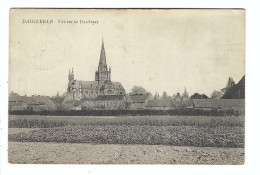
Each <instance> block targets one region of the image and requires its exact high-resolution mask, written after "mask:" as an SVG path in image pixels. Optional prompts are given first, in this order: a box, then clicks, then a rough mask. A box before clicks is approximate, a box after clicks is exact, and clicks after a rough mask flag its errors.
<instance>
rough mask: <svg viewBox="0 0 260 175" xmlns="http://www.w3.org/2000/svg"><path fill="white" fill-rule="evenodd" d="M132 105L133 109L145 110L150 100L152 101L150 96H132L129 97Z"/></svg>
mask: <svg viewBox="0 0 260 175" xmlns="http://www.w3.org/2000/svg"><path fill="white" fill-rule="evenodd" d="M129 98H130V100H131V102H132V105H131V109H145V107H146V104H147V102H148V100H150V99H151V95H150V94H148V93H147V94H132V95H130V96H129Z"/></svg>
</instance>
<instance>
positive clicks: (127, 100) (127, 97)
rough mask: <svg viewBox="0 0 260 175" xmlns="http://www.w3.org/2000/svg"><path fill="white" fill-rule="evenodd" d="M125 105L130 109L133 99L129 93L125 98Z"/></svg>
mask: <svg viewBox="0 0 260 175" xmlns="http://www.w3.org/2000/svg"><path fill="white" fill-rule="evenodd" d="M123 105H124V108H125V109H129V108H130V107H131V105H132V101H131V99H130V97H129V96H128V95H127V96H126V97H125V98H124V99H123Z"/></svg>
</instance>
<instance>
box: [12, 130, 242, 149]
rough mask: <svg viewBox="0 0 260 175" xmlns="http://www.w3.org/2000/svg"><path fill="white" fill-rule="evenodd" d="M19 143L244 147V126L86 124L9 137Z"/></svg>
mask: <svg viewBox="0 0 260 175" xmlns="http://www.w3.org/2000/svg"><path fill="white" fill-rule="evenodd" d="M9 140H10V141H18V142H69V143H95V144H147V145H158V144H159V145H175V146H198V147H234V148H241V147H244V128H243V127H227V126H219V127H214V128H210V127H192V126H147V125H142V126H141V125H136V126H132V125H121V126H120V125H114V126H112V125H103V126H100V125H86V126H66V127H59V128H47V129H40V130H34V131H30V132H29V133H28V134H27V133H18V134H13V135H9Z"/></svg>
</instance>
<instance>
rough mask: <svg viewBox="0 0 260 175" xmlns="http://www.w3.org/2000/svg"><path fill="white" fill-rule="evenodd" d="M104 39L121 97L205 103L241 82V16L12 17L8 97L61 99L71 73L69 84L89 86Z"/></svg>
mask: <svg viewBox="0 0 260 175" xmlns="http://www.w3.org/2000/svg"><path fill="white" fill-rule="evenodd" d="M28 20H34V22H36V21H37V20H49V21H50V20H52V23H51V24H49V23H44V24H42V23H41V24H40V23H39V21H38V23H27V22H25V21H28ZM59 21H63V22H65V23H59ZM70 21H72V23H70ZM74 21H78V23H74ZM80 21H85V23H80ZM86 22H87V23H86ZM102 37H103V40H104V45H105V51H106V58H107V64H108V66H110V67H111V69H112V73H111V74H112V75H111V79H112V81H117V82H121V83H122V85H123V86H124V88H125V89H126V91H127V92H130V90H131V88H132V87H133V86H142V87H144V88H145V89H146V90H147V91H149V92H151V93H153V94H155V92H158V93H159V94H162V93H163V91H166V92H167V94H168V95H169V96H172V95H173V94H176V93H177V92H180V93H183V91H184V88H186V89H187V91H188V93H189V94H190V95H192V94H194V93H195V92H198V93H205V94H207V95H208V96H210V94H211V93H212V92H213V91H214V90H220V89H222V88H224V87H225V85H226V83H227V80H228V77H232V78H233V79H234V81H235V82H236V83H237V82H238V81H239V80H240V79H241V78H242V76H243V75H244V74H245V12H244V11H243V10H195V9H194V10H180V9H177V10H176V9H175V10H168V9H165V10H104V9H99V10H93V9H92V10H90V9H88V10H86V9H77V10H72V9H67V10H61V9H49V10H46V9H42V10H39V9H29V10H28V9H27V10H26V9H13V10H11V11H10V54H9V55H10V57H9V92H11V91H13V92H17V93H19V94H20V95H33V94H39V95H49V96H52V95H56V93H57V91H59V93H60V94H62V93H64V92H66V90H67V85H68V77H67V76H68V73H69V69H71V68H73V69H74V75H75V79H77V80H86V81H93V80H94V78H95V71H96V69H97V67H98V62H99V57H100V51H101V44H102Z"/></svg>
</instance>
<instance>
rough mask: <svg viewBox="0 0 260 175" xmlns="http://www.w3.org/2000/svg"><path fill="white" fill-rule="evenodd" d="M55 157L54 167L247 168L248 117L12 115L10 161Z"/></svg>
mask: <svg viewBox="0 0 260 175" xmlns="http://www.w3.org/2000/svg"><path fill="white" fill-rule="evenodd" d="M47 145H49V148H50V149H51V151H47V152H46V150H45V149H48V146H47ZM68 145H69V146H68ZM158 147H160V148H162V149H163V150H164V151H160V149H159V151H157V150H158V149H157V148H158ZM44 150H45V151H44ZM71 150H72V152H73V151H74V153H73V155H71V156H72V157H73V156H74V158H72V159H69V158H68V159H67V160H66V156H67V154H70V153H71ZM77 150H78V151H80V150H81V151H82V155H85V156H86V157H88V158H80V155H78V154H77V153H75V151H77ZM102 150H103V152H102ZM122 150H124V156H116V155H118V154H119V153H120V152H122ZM173 150H175V151H173ZM189 150H192V151H189ZM104 151H105V152H107V151H108V152H109V153H105V154H104ZM138 151H141V152H139V153H138ZM201 151H202V152H201ZM135 152H137V153H136V154H137V155H135V156H134V157H133V154H135ZM204 152H205V154H204ZM52 153H53V154H54V153H55V155H56V156H55V155H54V156H51V157H50V159H49V162H52V163H171V164H172V163H174V164H242V163H243V162H244V117H205V116H122V117H121V116H120V117H113V116H111V117H107V116H104V117H96V116H95V117H89V116H88V117H84V116H14V115H11V116H9V161H10V163H30V162H31V163H48V162H46V161H45V162H44V160H43V159H42V157H46V156H47V157H48V156H50V155H51V154H52ZM42 154H46V155H42ZM57 155H60V156H57ZM62 155H63V156H62ZM77 155H78V156H77ZM95 155H96V156H98V157H96V158H94V157H95ZM119 155H120V154H119ZM200 155H203V156H202V157H201V156H200ZM224 155H225V156H224ZM17 156H18V157H17ZM30 156H32V157H31V158H29V157H30ZM75 156H76V157H75ZM158 156H159V157H161V158H159V157H158ZM19 157H20V158H19ZM77 157H78V158H77ZM91 157H92V158H93V159H91ZM149 157H150V158H149ZM187 157H189V159H188V158H187ZM52 158H53V160H51V159H52ZM63 159H64V160H63ZM74 159H75V160H74ZM76 159H77V160H76ZM46 160H47V159H46ZM72 160H74V162H71V161H72ZM131 160H133V161H131ZM202 160H203V161H202Z"/></svg>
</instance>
